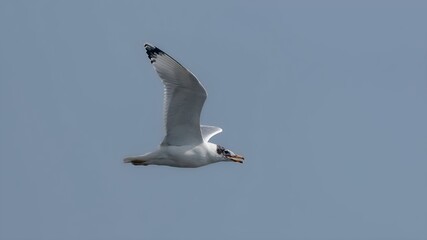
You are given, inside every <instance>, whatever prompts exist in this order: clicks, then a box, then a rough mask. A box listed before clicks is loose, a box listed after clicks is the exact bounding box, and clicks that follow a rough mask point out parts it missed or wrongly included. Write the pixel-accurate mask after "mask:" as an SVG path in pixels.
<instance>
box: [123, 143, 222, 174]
mask: <svg viewBox="0 0 427 240" xmlns="http://www.w3.org/2000/svg"><path fill="white" fill-rule="evenodd" d="M216 148H217V147H216V144H213V143H209V142H203V143H201V144H199V145H196V146H192V145H191V146H190V145H184V146H162V145H160V147H159V149H157V150H156V151H154V152H150V153H147V154H144V155H141V156H135V157H129V158H126V159H125V161H127V162H131V161H138V160H143V161H144V163H143V164H142V165H165V166H171V167H183V168H195V167H202V166H205V165H208V164H210V163H215V162H219V161H222V159H221V158H219V157H218V156H217V155H218V154H217V153H216Z"/></svg>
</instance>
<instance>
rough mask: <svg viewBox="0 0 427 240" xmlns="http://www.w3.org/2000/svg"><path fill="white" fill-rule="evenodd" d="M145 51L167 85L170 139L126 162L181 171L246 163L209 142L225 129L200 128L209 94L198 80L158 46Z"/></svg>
mask: <svg viewBox="0 0 427 240" xmlns="http://www.w3.org/2000/svg"><path fill="white" fill-rule="evenodd" d="M144 48H145V50H146V52H147V55H148V58H149V59H150V62H151V64H152V65H153V67H154V70H155V71H156V72H157V74H158V75H159V77H160V79H161V80H162V82H163V85H164V121H165V128H166V136H165V137H164V139H163V141H162V143H161V144H160V146H159V148H158V149H157V150H155V151H153V152H149V153H146V154H144V155H139V156H132V157H127V158H125V159H124V160H123V161H124V162H125V163H132V164H133V165H143V166H147V165H164V166H171V167H181V168H196V167H201V166H205V165H208V164H211V163H216V162H237V163H243V160H244V157H243V156H240V155H238V154H235V153H233V152H232V151H230V150H229V149H226V148H224V147H222V146H221V145H218V144H214V143H210V142H209V139H210V138H212V137H213V136H214V135H216V134H218V133H220V132H222V129H221V128H219V127H214V126H207V125H200V113H201V111H202V108H203V104H204V102H205V100H206V97H207V93H206V90H205V88H204V87H203V85H202V84H201V83H200V81H199V80H198V79H197V78H196V76H194V74H193V73H192V72H190V71H189V70H188V69H187V68H185V67H184V66H183V65H181V64H180V63H179V62H177V61H176V60H175V59H173V58H172V57H171V56H169V55H168V54H166V53H165V52H163V51H162V50H160V49H159V48H157V47H156V46H153V45H151V44H149V43H145V44H144Z"/></svg>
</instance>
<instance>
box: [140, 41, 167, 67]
mask: <svg viewBox="0 0 427 240" xmlns="http://www.w3.org/2000/svg"><path fill="white" fill-rule="evenodd" d="M144 48H145V50H146V51H147V55H148V59H150V61H151V63H153V62H155V61H156V56H157V55H161V54H164V52H163V51H162V50H160V49H159V48H157V47H156V46H153V45H151V44H149V43H145V44H144Z"/></svg>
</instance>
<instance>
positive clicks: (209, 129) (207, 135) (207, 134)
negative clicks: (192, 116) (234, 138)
mask: <svg viewBox="0 0 427 240" xmlns="http://www.w3.org/2000/svg"><path fill="white" fill-rule="evenodd" d="M200 130H201V131H202V137H203V141H205V142H209V139H211V137H213V136H215V135H217V134H218V133H220V132H222V128H219V127H215V126H207V125H202V126H200Z"/></svg>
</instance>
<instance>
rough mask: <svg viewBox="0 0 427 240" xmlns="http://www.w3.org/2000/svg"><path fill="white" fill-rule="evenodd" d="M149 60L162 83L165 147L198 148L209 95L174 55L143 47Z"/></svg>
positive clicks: (148, 46)
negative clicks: (193, 146)
mask: <svg viewBox="0 0 427 240" xmlns="http://www.w3.org/2000/svg"><path fill="white" fill-rule="evenodd" d="M144 47H145V49H146V51H147V55H148V58H149V59H150V61H151V63H152V64H153V67H154V69H155V70H156V72H157V74H158V75H159V76H160V78H161V79H162V81H163V84H164V86H165V92H164V113H165V127H166V136H165V138H164V139H163V142H162V145H173V146H182V145H195V144H199V143H201V142H203V138H202V134H201V130H200V113H201V111H202V108H203V103H204V102H205V100H206V97H207V93H206V90H205V88H204V87H203V86H202V84H201V83H200V82H199V80H197V78H196V77H195V76H194V75H193V73H191V72H190V71H189V70H188V69H186V68H185V67H184V66H182V65H181V64H180V63H179V62H177V61H176V60H175V59H173V58H172V57H171V56H169V55H168V54H166V53H165V52H163V51H162V50H160V49H159V48H157V47H155V46H152V45H150V44H148V43H146V44H144Z"/></svg>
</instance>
